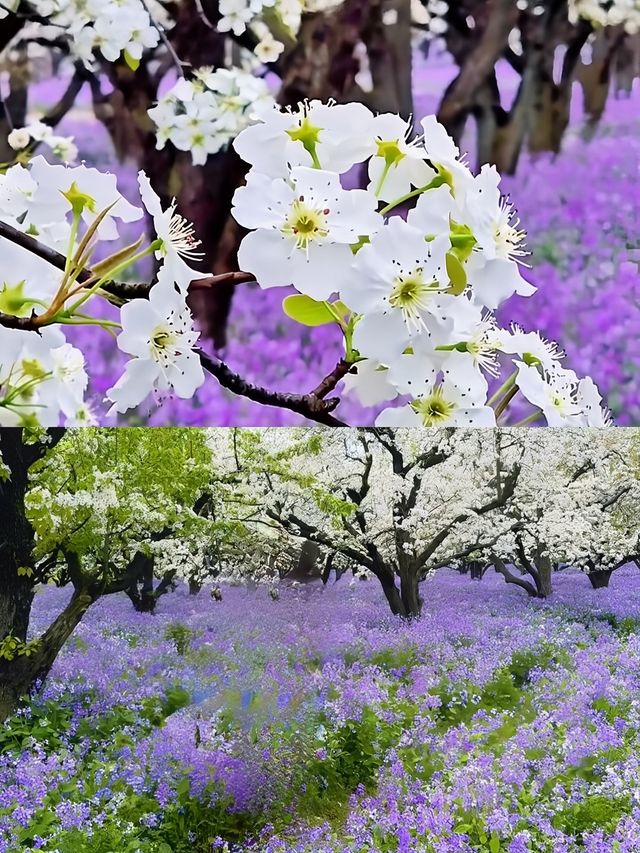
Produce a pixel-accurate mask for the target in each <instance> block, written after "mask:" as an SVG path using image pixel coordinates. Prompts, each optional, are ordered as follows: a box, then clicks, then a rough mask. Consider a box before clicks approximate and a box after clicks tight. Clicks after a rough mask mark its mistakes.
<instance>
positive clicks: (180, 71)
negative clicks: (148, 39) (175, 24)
mask: <svg viewBox="0 0 640 853" xmlns="http://www.w3.org/2000/svg"><path fill="white" fill-rule="evenodd" d="M140 2H141V3H142V5H143V6H144V8H145V10H146V12H147V15H149V20H150V21H151V23H152V24H153V26H154V28H155V29H156V30H157V31H158V35H159V36H160V41H161V42H162V43H163V44H164V46H165V47H166V48H167V50H168V51H169V55H170V56H171V59H172V60H173V64H174V65H175V67H176V71H177V72H178V74H179V76H180V77H184V68H183V67H182V66H183V65H184V64H185V63H183V62H182V60H181V59H180V57H179V56H178V54H177V53H176V51H175V48H174V46H173V45H172V44H171V42H170V41H169V38H168V36H167V34H166V33H165V31H164V27H162V26H161V25H160V24H159V23H158V22H157V21H156V19H155V18H154V16H153V14H152V12H151V9H150V8H149V6H148V4H147V0H140Z"/></svg>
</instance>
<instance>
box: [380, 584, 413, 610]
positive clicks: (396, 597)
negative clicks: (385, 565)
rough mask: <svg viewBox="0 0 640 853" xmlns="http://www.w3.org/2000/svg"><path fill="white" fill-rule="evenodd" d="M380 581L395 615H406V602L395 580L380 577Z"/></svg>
mask: <svg viewBox="0 0 640 853" xmlns="http://www.w3.org/2000/svg"><path fill="white" fill-rule="evenodd" d="M380 583H381V585H382V591H383V592H384V594H385V598H386V599H387V601H388V602H389V607H390V608H391V612H392V613H393V615H394V616H406V615H407V614H406V612H405V609H404V603H403V601H402V598H401V597H400V590H399V589H398V587H397V586H396V584H395V581H394V580H392V581H387V580H384V581H383V580H382V579H380Z"/></svg>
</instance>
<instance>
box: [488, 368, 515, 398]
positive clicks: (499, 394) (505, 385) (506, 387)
mask: <svg viewBox="0 0 640 853" xmlns="http://www.w3.org/2000/svg"><path fill="white" fill-rule="evenodd" d="M517 375H518V371H517V370H514V371H513V373H512V374H511V376H509V378H508V379H507V380H506V381H505V382H503V384H502V385H501V386H500V387H499V388H498V390H497V391H496V393H495V394H493V395H492V397H491V398H490V399H489V400H488V402H487V406H493V404H494V403H497V402H498V400H499V399H500V397H502V395H503V394H506V393H507V391H509V390H510V389H511V388H512V387H513V386H514V385H515V381H516V376H517Z"/></svg>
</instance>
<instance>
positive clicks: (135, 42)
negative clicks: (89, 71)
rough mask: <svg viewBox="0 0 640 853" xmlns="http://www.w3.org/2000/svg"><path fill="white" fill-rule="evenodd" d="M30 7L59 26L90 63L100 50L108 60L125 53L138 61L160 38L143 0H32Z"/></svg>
mask: <svg viewBox="0 0 640 853" xmlns="http://www.w3.org/2000/svg"><path fill="white" fill-rule="evenodd" d="M153 5H154V6H157V7H158V8H160V9H162V7H161V5H160V4H155V3H154V4H153ZM31 7H32V8H33V9H34V11H35V12H36V13H37V14H38V15H39V16H40V17H41V18H47V19H48V20H49V22H50V23H51V24H52V25H54V26H55V27H56V28H59V31H60V33H61V35H62V36H63V37H64V38H65V39H66V40H67V41H68V43H69V48H70V50H71V52H72V54H73V55H74V56H75V57H76V58H78V59H80V60H81V61H82V62H84V63H85V65H87V66H88V67H92V66H93V65H94V62H95V56H96V54H97V53H99V54H101V55H102V57H104V59H106V60H107V61H108V62H115V61H116V60H118V59H119V58H120V56H121V55H122V54H125V55H126V57H128V58H129V60H130V61H137V60H139V59H140V58H141V56H142V53H143V51H144V50H147V49H149V48H153V47H156V45H157V44H158V43H159V41H160V36H159V33H158V30H157V27H156V26H155V24H154V23H153V22H152V20H151V18H150V16H149V12H148V11H147V8H146V6H145V5H144V4H143V3H142V2H141V0H33V2H32V4H31Z"/></svg>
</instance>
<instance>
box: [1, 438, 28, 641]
mask: <svg viewBox="0 0 640 853" xmlns="http://www.w3.org/2000/svg"><path fill="white" fill-rule="evenodd" d="M0 453H1V454H2V461H3V462H4V464H5V465H6V466H7V467H8V468H9V471H10V472H11V473H10V476H9V477H8V478H7V479H1V480H0V519H1V521H0V642H2V640H4V638H5V637H15V638H16V639H17V640H19V641H20V642H24V641H25V640H26V637H27V629H28V627H29V617H30V614H31V603H32V601H33V580H32V579H31V574H32V573H33V571H34V561H33V547H34V542H35V539H34V532H33V528H32V527H31V524H30V522H29V520H28V518H27V516H26V512H25V496H26V493H27V487H28V472H29V466H30V461H29V458H28V455H27V454H28V450H27V449H26V448H25V445H23V443H22V430H21V429H10V428H3V429H2V430H0Z"/></svg>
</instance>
